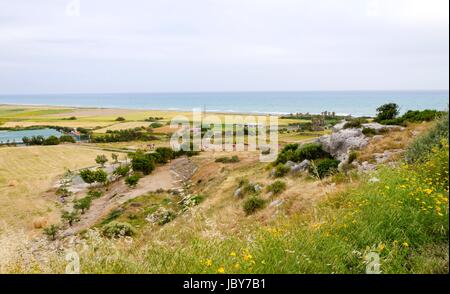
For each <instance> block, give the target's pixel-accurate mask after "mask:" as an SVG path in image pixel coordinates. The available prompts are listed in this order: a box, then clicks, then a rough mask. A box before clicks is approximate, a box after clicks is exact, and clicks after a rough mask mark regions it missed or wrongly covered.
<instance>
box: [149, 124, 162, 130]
mask: <svg viewBox="0 0 450 294" xmlns="http://www.w3.org/2000/svg"><path fill="white" fill-rule="evenodd" d="M162 126H164V125H163V124H162V123H160V122H154V123H152V124H150V127H152V128H154V129H157V128H160V127H162Z"/></svg>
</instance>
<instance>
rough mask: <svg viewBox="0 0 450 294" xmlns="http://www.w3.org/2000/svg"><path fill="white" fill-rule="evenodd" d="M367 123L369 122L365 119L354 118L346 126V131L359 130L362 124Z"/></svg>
mask: <svg viewBox="0 0 450 294" xmlns="http://www.w3.org/2000/svg"><path fill="white" fill-rule="evenodd" d="M367 122H368V121H367V119H365V118H354V119H351V120H350V121H348V122H347V123H346V124H345V125H344V129H358V128H360V127H361V126H362V124H365V123H367Z"/></svg>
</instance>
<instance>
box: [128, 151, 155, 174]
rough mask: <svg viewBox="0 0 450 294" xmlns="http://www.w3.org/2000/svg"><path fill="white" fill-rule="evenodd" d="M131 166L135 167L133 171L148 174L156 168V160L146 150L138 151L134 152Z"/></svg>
mask: <svg viewBox="0 0 450 294" xmlns="http://www.w3.org/2000/svg"><path fill="white" fill-rule="evenodd" d="M131 166H132V167H133V171H140V172H142V173H143V174H144V175H148V174H150V173H151V172H152V171H153V170H154V169H155V162H154V161H153V160H152V159H151V158H149V156H147V155H146V154H145V153H144V152H142V151H137V152H136V153H134V154H133V158H132V159H131Z"/></svg>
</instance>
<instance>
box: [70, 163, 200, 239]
mask: <svg viewBox="0 0 450 294" xmlns="http://www.w3.org/2000/svg"><path fill="white" fill-rule="evenodd" d="M186 170H189V171H190V173H191V174H189V173H188V172H186ZM195 170H196V168H195V166H194V165H193V164H192V163H191V161H190V160H189V159H188V158H186V157H181V158H177V159H174V160H172V161H171V162H170V163H169V164H166V165H164V166H160V167H157V168H156V170H155V171H154V172H153V173H152V174H151V175H148V176H146V177H144V178H142V179H141V180H140V181H139V183H138V185H137V187H136V188H134V189H130V188H129V187H127V186H126V185H125V184H124V183H123V180H120V181H118V182H115V183H112V184H111V185H110V186H109V189H108V191H107V193H105V194H104V195H103V196H102V197H101V198H99V199H96V200H94V201H93V202H92V205H91V207H90V209H89V210H88V211H87V212H86V213H85V214H83V215H81V219H80V221H79V222H77V223H75V224H74V225H73V226H72V227H70V228H68V229H67V230H66V231H65V232H64V234H63V235H65V236H68V235H73V234H76V233H77V232H80V231H81V230H84V229H87V228H89V227H91V226H93V225H95V223H97V221H98V220H99V219H101V218H102V217H105V216H106V215H107V214H108V213H109V212H111V211H112V210H113V209H115V208H117V207H119V206H120V205H121V204H123V203H125V202H127V201H128V200H130V199H133V198H135V197H138V196H141V195H144V194H147V193H149V192H155V191H157V190H159V189H163V190H171V189H181V188H182V184H183V180H186V179H187V178H189V177H190V176H192V174H193V172H195ZM180 179H183V180H180Z"/></svg>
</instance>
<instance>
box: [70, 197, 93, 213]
mask: <svg viewBox="0 0 450 294" xmlns="http://www.w3.org/2000/svg"><path fill="white" fill-rule="evenodd" d="M91 204H92V198H91V197H89V196H86V197H84V198H81V199H78V200H76V201H75V202H74V204H73V208H74V209H76V210H81V214H84V213H85V212H86V210H88V209H89V208H90V207H91Z"/></svg>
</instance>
